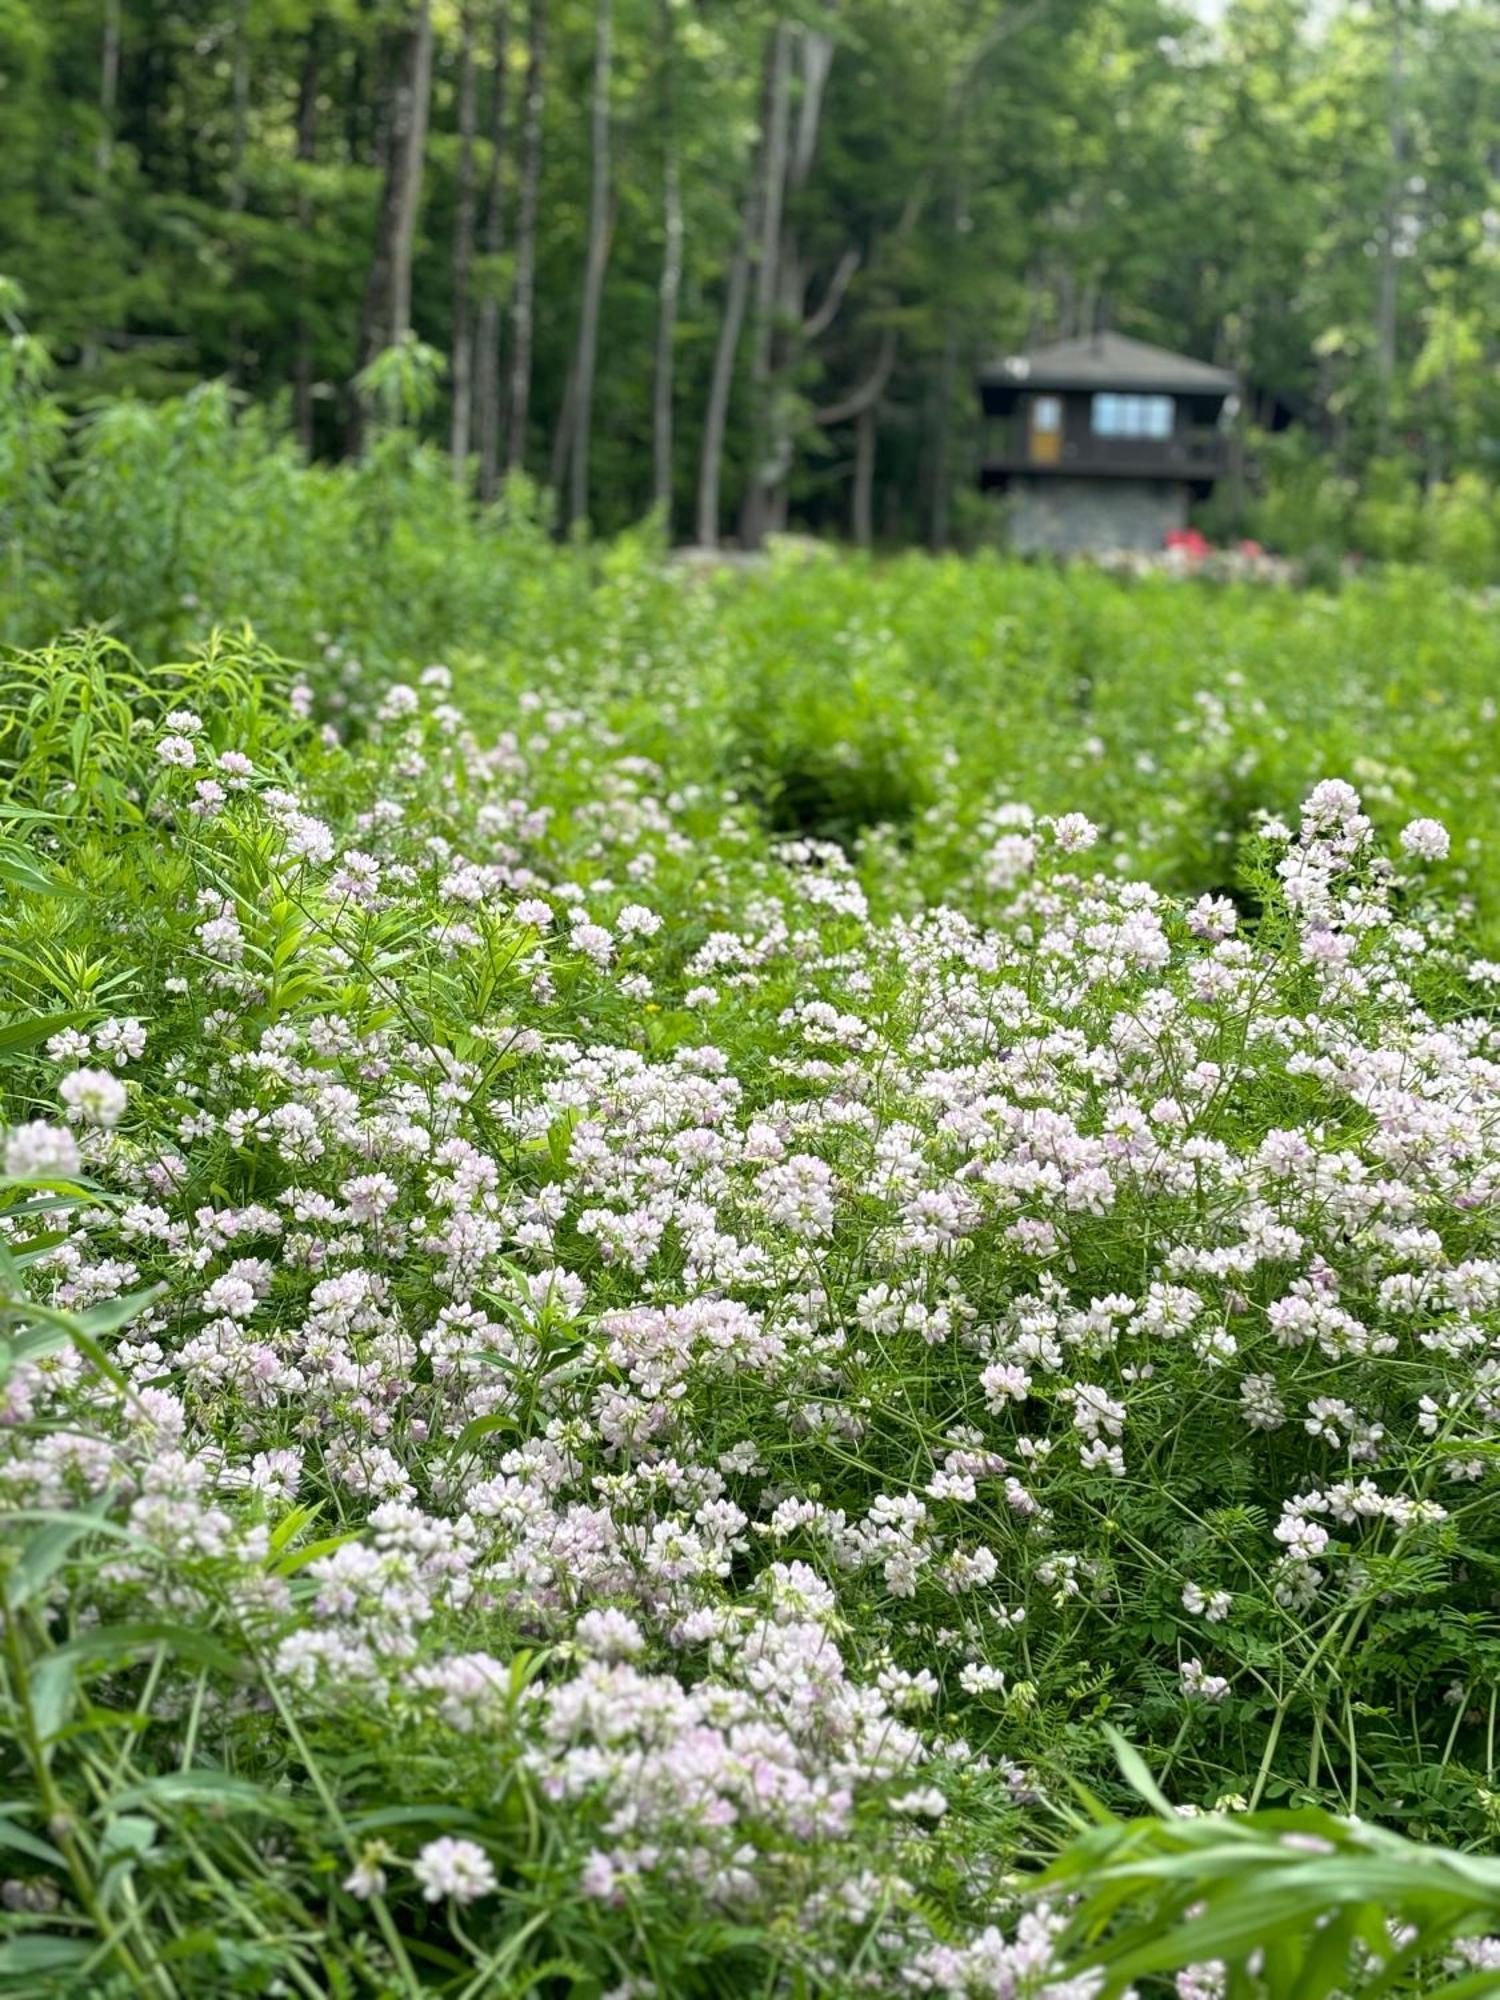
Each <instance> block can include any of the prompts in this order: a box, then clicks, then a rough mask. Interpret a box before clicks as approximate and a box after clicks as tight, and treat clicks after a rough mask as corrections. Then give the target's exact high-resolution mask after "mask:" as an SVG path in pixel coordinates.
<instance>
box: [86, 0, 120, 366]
mask: <svg viewBox="0 0 1500 2000" xmlns="http://www.w3.org/2000/svg"><path fill="white" fill-rule="evenodd" d="M121 35H122V27H121V20H120V0H104V26H103V34H102V37H101V39H100V43H99V136H98V138H97V139H96V140H95V141H94V196H95V199H96V200H97V202H98V203H99V206H100V208H101V209H102V208H103V207H104V205H105V203H106V201H107V200H108V197H109V180H110V171H111V169H112V167H113V165H114V158H115V115H116V113H117V111H118V109H119V103H120V41H121ZM102 345H103V342H102V339H101V337H100V334H99V333H98V332H97V331H91V332H90V333H89V335H88V337H87V338H86V339H85V341H84V343H83V347H82V351H81V352H80V354H79V357H78V359H79V365H80V366H81V367H82V368H83V369H84V370H85V371H87V370H89V369H93V368H97V367H98V365H99V350H100V348H101V346H102Z"/></svg>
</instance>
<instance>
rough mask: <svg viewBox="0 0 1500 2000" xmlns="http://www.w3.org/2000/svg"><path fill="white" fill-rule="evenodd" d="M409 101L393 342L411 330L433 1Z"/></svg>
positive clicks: (419, 28) (417, 32)
mask: <svg viewBox="0 0 1500 2000" xmlns="http://www.w3.org/2000/svg"><path fill="white" fill-rule="evenodd" d="M412 41H413V48H412V65H411V85H410V92H409V97H410V103H409V110H408V114H407V118H406V126H405V131H404V133H403V134H402V137H401V143H400V144H399V145H398V147H397V149H396V158H395V167H396V174H397V197H396V214H395V229H394V233H393V237H392V243H391V316H390V343H391V345H392V346H394V345H395V343H396V342H397V341H400V340H404V339H405V338H406V336H407V334H409V333H410V332H411V254H412V244H413V241H414V240H415V237H416V233H417V210H418V209H419V208H420V206H421V203H422V166H423V161H424V158H425V155H426V151H427V111H428V104H429V101H430V99H431V96H432V4H431V0H419V5H418V9H417V19H416V25H415V28H414V30H413V35H412Z"/></svg>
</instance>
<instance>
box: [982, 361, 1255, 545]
mask: <svg viewBox="0 0 1500 2000" xmlns="http://www.w3.org/2000/svg"><path fill="white" fill-rule="evenodd" d="M1236 391H1237V383H1236V380H1235V377H1234V376H1233V374H1231V373H1230V371H1229V370H1228V369H1227V368H1215V367H1213V366H1211V365H1210V364H1209V363H1208V362H1206V361H1194V360H1193V359H1191V357H1190V356H1188V355H1185V354H1172V353H1170V352H1169V351H1168V350H1167V349H1166V348H1164V347H1152V346H1150V345H1148V344H1147V342H1145V341H1143V340H1131V339H1130V338H1129V337H1128V336H1127V335H1125V334H1122V333H1098V334H1093V335H1090V336H1087V337H1085V338H1083V339H1079V340H1058V341H1053V342H1051V343H1050V344H1049V345H1048V346H1045V347H1036V348H1032V349H1031V350H1030V351H1029V352H1027V353H1024V354H1012V355H1008V356H1007V357H1006V358H1005V359H1004V360H1001V361H995V362H992V363H990V364H989V365H988V366H986V367H984V368H982V369H981V370H980V372H979V395H980V401H981V405H982V407H983V411H984V444H983V454H982V461H981V467H980V482H981V484H982V485H983V486H984V487H985V488H986V489H987V490H989V491H992V492H1000V493H1003V494H1005V495H1006V496H1007V498H1008V499H1009V501H1010V503H1011V508H1010V516H1011V518H1010V538H1011V545H1012V547H1014V548H1016V549H1020V550H1023V551H1046V552H1050V553H1053V554H1058V555H1068V554H1085V553H1095V554H1097V553H1102V552H1104V551H1106V550H1112V549H1159V548H1160V547H1161V546H1162V544H1163V542H1164V540H1165V538H1166V536H1167V534H1168V533H1169V532H1170V531H1171V530H1172V529H1174V528H1183V527H1186V525H1187V518H1188V508H1189V506H1190V505H1191V503H1192V502H1193V501H1194V500H1201V499H1205V498H1206V497H1207V496H1208V494H1209V493H1210V492H1212V490H1213V485H1214V481H1215V480H1216V479H1218V478H1220V477H1221V476H1222V474H1223V473H1224V471H1225V470H1226V463H1227V452H1228V441H1227V438H1226V435H1225V432H1224V428H1223V419H1224V415H1225V408H1226V404H1228V403H1229V399H1230V398H1231V397H1232V396H1234V395H1235V394H1236Z"/></svg>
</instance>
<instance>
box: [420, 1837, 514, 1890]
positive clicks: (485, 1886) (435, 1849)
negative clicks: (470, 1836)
mask: <svg viewBox="0 0 1500 2000" xmlns="http://www.w3.org/2000/svg"><path fill="white" fill-rule="evenodd" d="M411 1872H412V1874H413V1875H415V1876H416V1878H417V1881H418V1883H419V1884H420V1885H421V1890H422V1894H423V1895H424V1896H425V1897H426V1899H427V1901H428V1902H429V1903H440V1902H442V1900H443V1898H444V1897H445V1896H451V1897H452V1898H453V1900H454V1902H455V1903H473V1902H476V1901H477V1900H478V1898H479V1897H481V1896H489V1895H492V1894H493V1893H494V1890H495V1886H496V1885H495V1870H494V1866H493V1864H492V1863H491V1861H490V1857H489V1856H488V1855H487V1854H486V1853H485V1851H484V1849H483V1848H482V1847H480V1846H479V1845H478V1843H477V1842H475V1841H472V1840H453V1839H451V1838H450V1837H449V1836H448V1835H446V1834H445V1835H444V1836H443V1838H442V1839H441V1840H429V1841H428V1843H427V1845H426V1846H425V1847H424V1848H423V1849H422V1852H421V1853H420V1854H419V1855H418V1856H417V1858H416V1860H415V1861H414V1862H413V1863H412V1865H411Z"/></svg>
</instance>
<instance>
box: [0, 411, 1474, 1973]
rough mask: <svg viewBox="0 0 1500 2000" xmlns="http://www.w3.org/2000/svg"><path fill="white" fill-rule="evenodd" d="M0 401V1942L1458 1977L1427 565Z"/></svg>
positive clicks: (684, 1964)
mask: <svg viewBox="0 0 1500 2000" xmlns="http://www.w3.org/2000/svg"><path fill="white" fill-rule="evenodd" d="M12 388H13V391H15V393H14V394H13V396H12V401H11V406H10V408H11V415H10V419H9V426H10V427H9V429H8V430H7V431H6V432H5V434H4V436H5V442H6V455H5V457H4V459H3V462H0V463H3V467H4V470H3V472H0V501H3V510H4V521H3V526H4V561H5V565H6V569H5V576H6V594H5V597H4V600H3V605H0V626H3V628H4V632H5V636H6V639H7V641H8V650H7V652H6V655H5V660H4V665H3V669H0V786H3V790H0V837H3V844H0V881H3V886H4V897H3V902H0V963H3V968H4V976H5V987H6V995H5V1019H4V1020H3V1022H0V1088H3V1118H4V1123H5V1153H4V1168H5V1172H4V1177H3V1179H0V1230H3V1244H0V1284H3V1303H0V1311H3V1314H4V1319H5V1330H6V1335H7V1345H6V1350H5V1373H4V1379H3V1383H0V1507H3V1510H4V1513H5V1516H6V1527H5V1530H4V1544H3V1548H4V1556H3V1561H4V1564H5V1567H4V1570H3V1574H0V1588H3V1593H4V1662H3V1669H0V1671H3V1688H4V1703H5V1708H4V1737H3V1746H0V1757H3V1759H4V1764H3V1781H0V1795H3V1803H0V1878H3V1880H0V1902H3V1926H4V1928H3V1935H0V1990H5V1991H10V1992H15V1993H17V1994H28V1995H41V1994H57V1995H72V1994H84V1993H87V1994H90V1995H100V1996H110V2000H113V1996H116V1995H122V1996H123V1995H131V1996H134V1995H137V1994H140V1995H148V1994H149V1995H184V1996H186V1995H220V1994H228V1993H245V1994H268V1993H278V1994H279V1993H285V1994H302V1995H307V1996H310V2000H311V1996H319V1995H327V1994H336V1995H350V1996H353V1995H407V1996H412V1995H417V1994H423V1993H433V1994H445V1995H449V1996H465V1997H466V2000H481V1996H491V1995H495V1996H499V1995H505V1996H510V1995H516V1996H520V1995H524V1994H538V1995H562V1994H577V1995H580V1996H585V2000H601V1996H604V1995H606V1994H608V1995H612V1996H614V2000H627V1996H629V1997H630V2000H645V1996H646V1995H652V1996H659V2000H668V1997H669V1996H670V2000H677V1996H698V1995H703V1996H707V1995H715V1996H720V1995H722V1996H731V1995H741V1994H743V1995H765V1996H772V1995H781V1994H787V1995H813V1994H828V1995H845V1994H853V1993H870V1994H874V1995H897V1994H934V1995H988V1996H1009V1995H1047V1996H1051V2000H1085V1996H1090V1995H1095V1994H1105V1993H1108V1994H1118V1993H1121V1992H1123V1991H1125V1990H1126V1989H1127V1987H1129V1985H1130V1982H1131V1981H1132V1980H1134V1982H1135V1985H1134V1990H1135V1991H1137V1992H1139V1993H1140V1994H1141V1995H1142V1996H1145V1995H1149V1994H1157V1993H1166V1994H1172V1993H1176V1994H1177V1995H1179V1996H1181V2000H1205V1996H1218V1995H1222V1994H1226V1993H1229V1994H1235V1995H1240V1994H1244V1995H1267V1996H1272V2000H1277V1996H1291V1995H1296V1996H1299V2000H1301V1996H1310V2000H1316V1996H1318V1995H1325V1994H1333V1993H1350V1994H1352V1993H1355V1992H1359V1993H1371V1994H1373V1993H1381V1992H1384V1993H1406V1994H1414V1993H1436V1992H1439V1991H1442V1992H1449V1993H1451V1994H1452V1995H1453V1996H1454V2000H1457V1996H1459V1995H1461V1994H1468V1993H1473V1994H1479V1993H1487V1992H1492V1991H1495V1990H1496V1980H1497V1979H1500V1973H1497V1971H1496V1970H1495V1968H1496V1966H1497V1965H1500V1943H1497V1942H1496V1941H1495V1939H1494V1938H1492V1937H1489V1936H1487V1935H1486V1933H1487V1932H1489V1931H1495V1930H1500V1883H1497V1875H1500V1870H1497V1868H1496V1866H1495V1864H1493V1863H1491V1862H1488V1861H1487V1860H1485V1859H1484V1858H1483V1850H1484V1849H1485V1848H1486V1847H1488V1846H1489V1845H1491V1844H1492V1842H1493V1837H1494V1834H1495V1832H1496V1828H1497V1814H1500V1777H1497V1771H1496V1756H1497V1749H1496V1741H1497V1739H1496V1718H1497V1713H1500V1622H1497V1618H1496V1609H1495V1607H1496V1602H1497V1597H1496V1592H1497V1588H1500V1527H1497V1524H1496V1510H1495V1502H1494V1485H1493V1482H1494V1480H1495V1478H1496V1464H1497V1458H1496V1453H1497V1444H1496V1438H1497V1432H1496V1423H1497V1419H1500V1394H1497V1362H1496V1359H1495V1344H1496V1339H1497V1334H1500V1320H1497V1309H1500V1251H1497V1245H1496V1229H1497V1218H1500V1030H1497V1028H1496V1025H1495V1005H1496V995H1497V991H1500V965H1497V963H1496V962H1495V961H1496V958H1497V957H1500V950H1497V943H1500V842H1497V834H1500V725H1497V714H1496V702H1497V698H1500V626H1497V621H1496V618H1495V615H1494V612H1493V610H1492V608H1491V606H1490V605H1489V603H1488V602H1487V601H1486V600H1485V599H1484V598H1483V597H1481V596H1478V595H1476V594H1474V593H1473V592H1470V591H1466V590H1463V589H1461V588H1459V587H1458V586H1457V585H1455V584H1454V583H1453V582H1451V581H1448V580H1444V579H1441V578H1438V577H1436V576H1434V575H1432V574H1430V573H1428V572H1425V571H1422V570H1417V569H1402V568H1390V569H1386V570H1384V571H1381V572H1378V573H1372V574H1370V575H1369V576H1367V577H1363V578H1360V579H1357V580H1353V581H1350V582H1348V583H1347V584H1346V585H1345V586H1344V587H1343V588H1342V589H1341V590H1339V591H1337V592H1321V591H1305V592H1303V591H1294V590H1291V589H1287V588H1277V587H1262V586H1252V585H1249V584H1237V585H1220V584H1215V583H1208V582H1202V581H1198V580H1194V579H1190V578H1178V577H1170V576H1154V577H1148V578H1138V579H1134V580H1127V579H1119V578H1111V577H1107V576H1105V575H1103V574H1101V573H1098V572H1095V571H1091V570H1086V569H1071V570H1067V571H1062V570H1056V569H1048V568H1039V567H1024V566H1021V565H1018V564H1013V563H1007V562H1004V561H1002V560H1001V559H999V558H998V557H996V558H983V557H981V558H976V559H974V560H967V561H966V560H959V559H957V558H953V559H943V560H932V559H927V558H920V557H906V558H902V559H899V560H893V561H889V562H874V561H872V560H870V559H867V558H851V557H848V556H843V555H839V554H836V553H833V552H831V551H828V550H824V549H811V548H807V547H803V546H787V547H784V548H783V549H781V550H779V551H776V552H773V553H772V554H771V555H770V556H769V557H768V558H767V559H766V560H765V561H764V562H763V563H761V564H758V565H756V566H754V567H752V568H746V567H738V568H737V567H732V566H730V567H724V568H720V569H714V570H702V569H697V568H693V567H688V566H683V565H681V564H674V563H673V562H672V561H670V560H668V559H666V558H665V556H664V553H663V551H662V550H661V549H660V548H659V547H658V546H656V544H655V542H654V541H653V539H652V537H651V535H650V534H649V533H648V532H642V533H641V534H639V535H636V536H634V537H630V538H626V539H624V540H621V541H618V542H615V543H611V544H605V545H595V544H587V543H582V542H580V543H578V544H575V545H558V544H557V543H555V542H554V541H553V540H552V539H551V537H550V536H549V535H548V534H547V533H546V532H545V530H544V527H543V525H542V524H541V523H540V522H539V521H538V519H537V518H536V514H535V509H534V506H533V505H532V503H531V501H530V499H529V496H528V494H527V492H526V491H525V489H524V488H519V487H513V488H512V490H511V492H510V493H509V495H508V496H507V499H506V501H505V503H504V504H503V505H502V506H500V507H498V508H496V509H494V510H492V511H490V512H488V513H485V514H482V515H476V514H475V513H474V512H473V511H472V510H471V509H470V508H469V507H468V505H467V504H466V503H464V502H462V501H460V500H458V499H456V498H455V497H454V495H453V492H452V488H451V485H450V482H449V479H448V473H447V467H446V463H445V462H444V461H442V460H440V459H439V458H438V457H437V456H435V455H433V454H430V453H427V452H424V451H423V450H422V449H421V448H419V447H418V446H416V445H415V444H414V443H413V442H412V440H411V439H410V438H409V436H408V435H407V434H406V433H405V432H403V431H401V430H399V429H392V430H390V431H387V432H386V433H384V434H383V435H382V436H381V438H380V439H379V440H378V441H377V443H376V446H375V449H374V450H373V451H372V452H371V453H370V454H369V455H367V457H366V458H365V459H363V460H362V461H360V462H358V463H355V464H351V465H347V466H343V467H338V468H324V469H313V470H309V469H307V468H306V467H305V466H303V465H302V464H301V463H300V462H298V461H297V460H296V459H295V458H294V457H293V456H292V455H291V454H290V453H289V452H286V451H284V450H283V448H282V447H281V446H280V445H279V444H278V443H277V442H276V440H275V438H274V437H273V436H272V435H271V434H270V433H269V432H267V431H265V430H263V429H261V428H260V427H259V425H258V423H257V422H256V421H255V420H253V419H252V420H249V421H246V422H242V423H235V422H234V421H232V417H231V412H230V410H229V407H228V405H227V403H226V401H225V399H224V397H223V396H222V394H221V393H219V392H213V391H210V392H204V393H203V394H201V395H199V396H196V397H193V398H190V399H188V400H187V401H186V402H184V403H182V404H180V405H167V406H164V407H162V408H160V409H156V410H150V411H148V410H145V409H141V408H136V407H133V406H111V407H106V408H102V409H101V410H99V411H98V412H97V413H96V414H95V415H94V416H93V417H92V418H91V419H90V420H89V421H88V423H87V424H86V426H85V427H84V429H83V432H82V434H81V436H80V435H78V434H70V435H69V438H68V441H67V446H66V449H67V454H68V456H67V460H66V465H65V466H64V465H63V461H62V452H63V443H62V434H61V431H60V430H58V429H57V428H55V427H53V426H52V425H51V420H50V417H49V413H48V405H47V403H46V398H45V395H44V394H43V393H42V392H41V391H40V389H38V390H37V392H36V394H34V395H32V396H31V397H30V400H28V399H27V393H26V389H25V384H24V383H22V384H21V385H20V386H19V388H17V385H16V384H14V383H13V384H12ZM59 634H68V635H69V636H66V637H60V636H58V635H59ZM1123 1745H1129V1746H1133V1749H1131V1748H1122V1746H1123ZM1141 1760H1144V1762H1142V1761H1141ZM1148 1771H1149V1773H1150V1774H1151V1775H1150V1776H1149V1777H1148V1775H1147V1772H1148ZM1153 1785H1155V1786H1159V1787H1160V1788H1161V1791H1160V1793H1159V1794H1158V1793H1157V1792H1155V1791H1154V1790H1153ZM1158 1804H1159V1806H1160V1810H1159V1811H1157V1810H1155V1808H1156V1806H1157V1805H1158ZM1090 1814H1092V1815H1094V1816H1095V1818H1096V1819H1097V1821H1098V1824H1097V1825H1096V1826H1095V1829H1094V1831H1092V1832H1091V1833H1088V1834H1087V1835H1085V1836H1083V1838H1082V1844H1081V1845H1080V1844H1079V1835H1080V1828H1081V1825H1082V1824H1083V1822H1084V1821H1085V1820H1086V1819H1087V1818H1088V1817H1089V1815H1090ZM1111 1815H1119V1816H1120V1819H1119V1820H1117V1819H1115V1818H1112V1817H1111ZM1121 1820H1129V1821H1130V1822H1131V1823H1130V1824H1129V1825H1128V1826H1127V1825H1124V1824H1122V1823H1121ZM1413 1842H1417V1843H1422V1845H1421V1847H1420V1848H1415V1847H1413V1846H1411V1845H1408V1843H1413ZM1049 1870H1050V1871H1051V1873H1050V1875H1049V1874H1048V1873H1047V1871H1049ZM1039 1876H1041V1877H1042V1878H1043V1880H1042V1882H1041V1885H1040V1887H1039V1886H1038V1882H1037V1878H1038V1877H1039ZM1079 1890H1082V1891H1083V1899H1082V1901H1081V1902H1075V1901H1074V1900H1073V1897H1074V1895H1075V1893H1076V1892H1077V1891H1079ZM1194 1912H1197V1914H1193V1913H1194ZM1398 1920H1399V1921H1398ZM1408 1925H1409V1926H1410V1927H1407V1926H1408ZM1091 1968H1093V1969H1091ZM1184 1968H1185V1969H1184Z"/></svg>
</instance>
